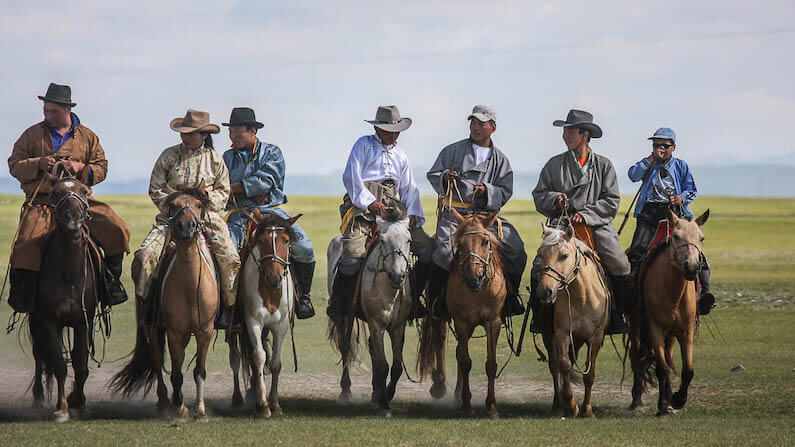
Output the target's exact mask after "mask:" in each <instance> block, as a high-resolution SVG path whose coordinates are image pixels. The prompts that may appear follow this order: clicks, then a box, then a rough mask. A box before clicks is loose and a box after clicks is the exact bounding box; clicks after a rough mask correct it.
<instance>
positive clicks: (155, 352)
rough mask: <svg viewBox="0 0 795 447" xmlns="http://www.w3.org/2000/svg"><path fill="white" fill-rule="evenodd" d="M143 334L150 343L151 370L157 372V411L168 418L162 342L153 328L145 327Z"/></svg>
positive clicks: (157, 331)
mask: <svg viewBox="0 0 795 447" xmlns="http://www.w3.org/2000/svg"><path fill="white" fill-rule="evenodd" d="M145 332H146V334H147V337H149V340H151V343H150V345H149V346H150V349H151V351H150V358H151V359H152V364H153V368H154V370H155V371H157V410H158V411H159V412H160V415H161V416H168V410H169V409H170V407H171V404H170V403H169V401H168V388H166V382H165V380H163V357H164V356H165V346H164V345H163V343H164V340H163V339H162V338H161V336H160V335H159V330H158V329H157V328H155V327H152V326H149V327H146V329H145Z"/></svg>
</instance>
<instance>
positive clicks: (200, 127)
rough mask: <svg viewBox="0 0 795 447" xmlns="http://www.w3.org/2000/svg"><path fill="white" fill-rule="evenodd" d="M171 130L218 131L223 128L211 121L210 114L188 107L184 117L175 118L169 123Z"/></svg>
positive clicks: (187, 131) (184, 131)
mask: <svg viewBox="0 0 795 447" xmlns="http://www.w3.org/2000/svg"><path fill="white" fill-rule="evenodd" d="M169 126H170V127H171V130H174V131H176V132H179V133H191V132H210V133H218V132H220V131H221V128H220V127H218V125H217V124H212V123H210V114H209V113H207V112H200V111H198V110H193V109H188V111H187V112H186V113H185V117H184V118H179V117H177V118H174V119H173V120H171V124H169Z"/></svg>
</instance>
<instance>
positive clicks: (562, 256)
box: [558, 253, 569, 261]
mask: <svg viewBox="0 0 795 447" xmlns="http://www.w3.org/2000/svg"><path fill="white" fill-rule="evenodd" d="M558 259H560V260H561V261H565V260H566V259H569V254H568V253H561V254H560V255H559V256H558Z"/></svg>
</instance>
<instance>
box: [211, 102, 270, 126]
mask: <svg viewBox="0 0 795 447" xmlns="http://www.w3.org/2000/svg"><path fill="white" fill-rule="evenodd" d="M221 125H222V126H246V127H256V128H257V129H262V128H263V127H264V126H265V125H264V124H262V123H261V122H259V121H257V117H256V116H255V115H254V110H252V109H251V108H249V107H235V108H234V109H232V114H231V115H230V116H229V122H228V123H221Z"/></svg>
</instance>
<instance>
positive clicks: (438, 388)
mask: <svg viewBox="0 0 795 447" xmlns="http://www.w3.org/2000/svg"><path fill="white" fill-rule="evenodd" d="M445 394H447V387H446V386H445V385H444V383H443V382H436V383H434V384H433V385H431V397H433V398H434V399H441V398H443V397H444V395H445Z"/></svg>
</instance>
